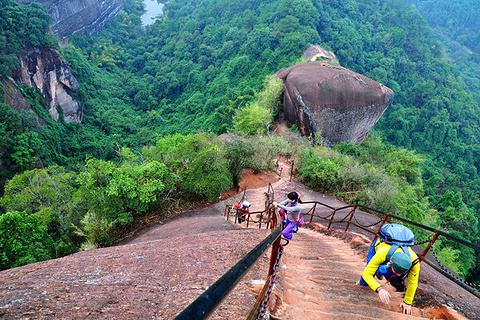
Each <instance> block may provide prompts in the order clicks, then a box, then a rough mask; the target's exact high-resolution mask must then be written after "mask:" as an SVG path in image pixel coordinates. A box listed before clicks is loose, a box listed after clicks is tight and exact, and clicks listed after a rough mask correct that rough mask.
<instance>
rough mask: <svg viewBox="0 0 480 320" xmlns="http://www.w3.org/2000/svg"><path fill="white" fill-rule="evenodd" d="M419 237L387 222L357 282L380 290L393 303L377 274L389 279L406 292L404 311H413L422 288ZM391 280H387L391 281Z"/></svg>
mask: <svg viewBox="0 0 480 320" xmlns="http://www.w3.org/2000/svg"><path fill="white" fill-rule="evenodd" d="M414 242H415V237H414V235H413V232H412V231H411V230H410V229H408V228H407V227H405V226H402V225H399V224H391V223H387V224H385V225H383V226H382V228H381V229H380V234H379V237H377V238H375V239H374V240H373V242H372V244H371V246H370V250H369V251H368V255H367V266H366V267H365V269H364V271H363V273H362V276H361V277H360V281H358V282H357V284H359V285H362V286H367V285H368V286H369V287H370V288H371V289H372V290H373V291H375V292H376V293H378V297H379V299H380V301H381V302H382V303H385V304H389V303H390V293H389V292H388V291H387V290H386V289H385V288H383V287H382V286H381V285H380V283H378V281H377V280H375V278H374V277H377V278H378V279H383V278H385V279H386V280H387V281H388V282H389V283H390V284H391V285H392V286H393V287H394V288H395V289H396V290H397V291H399V292H404V291H405V283H404V281H405V279H406V280H407V285H406V287H407V288H406V292H405V297H404V299H403V302H402V303H401V304H400V308H401V309H402V313H404V314H408V315H411V314H412V306H411V305H412V302H413V299H414V297H415V292H416V290H417V287H418V276H419V274H420V263H419V259H418V256H417V255H416V253H415V252H414V251H413V250H412V248H411V246H413V245H414ZM388 282H387V283H388Z"/></svg>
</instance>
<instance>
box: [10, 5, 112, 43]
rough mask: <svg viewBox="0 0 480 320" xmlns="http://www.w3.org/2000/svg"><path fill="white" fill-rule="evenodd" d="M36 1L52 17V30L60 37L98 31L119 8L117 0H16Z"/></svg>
mask: <svg viewBox="0 0 480 320" xmlns="http://www.w3.org/2000/svg"><path fill="white" fill-rule="evenodd" d="M17 2H19V3H32V2H37V3H39V4H40V5H42V6H43V7H45V9H46V10H47V12H48V14H49V15H50V16H51V17H52V19H53V22H52V31H53V33H55V34H56V35H58V36H59V37H61V38H64V37H67V36H69V35H72V34H76V33H84V32H86V33H94V32H98V31H99V30H100V29H101V28H102V27H103V26H104V25H105V23H107V22H108V21H109V20H110V19H111V18H112V17H114V16H115V15H117V13H118V12H119V11H120V9H121V4H120V1H119V0H102V1H97V0H17Z"/></svg>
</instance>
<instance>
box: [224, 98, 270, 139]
mask: <svg viewBox="0 0 480 320" xmlns="http://www.w3.org/2000/svg"><path fill="white" fill-rule="evenodd" d="M271 122H272V113H271V111H270V110H269V109H268V108H267V107H265V106H262V105H260V104H258V103H252V104H249V105H248V106H246V107H245V108H243V109H238V110H237V111H236V112H235V115H234V116H233V127H234V131H235V132H236V133H239V134H244V135H255V134H264V133H267V132H268V128H269V127H270V124H271Z"/></svg>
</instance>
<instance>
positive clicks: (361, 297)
mask: <svg viewBox="0 0 480 320" xmlns="http://www.w3.org/2000/svg"><path fill="white" fill-rule="evenodd" d="M364 266H365V264H364V261H363V259H362V257H360V256H359V255H358V254H357V253H356V252H355V251H354V250H353V249H352V248H350V246H349V245H347V244H346V243H345V242H343V241H342V240H340V239H337V238H334V237H329V236H326V235H323V234H320V233H318V232H315V231H313V230H309V229H301V230H300V232H299V233H298V234H297V235H296V236H295V237H294V239H293V241H291V242H290V243H289V245H288V246H287V247H286V253H285V255H284V256H283V261H282V267H281V271H280V281H279V285H278V287H277V290H276V291H277V293H276V294H277V296H276V299H275V300H276V301H274V308H273V309H274V311H273V318H275V319H302V320H308V319H312V320H313V319H315V320H318V319H336V320H340V319H348V320H355V319H393V320H395V319H412V320H413V319H428V318H430V317H428V318H425V315H423V313H424V312H423V311H422V310H420V309H416V308H414V315H413V316H408V317H407V316H405V315H403V314H401V313H400V308H399V306H400V303H401V302H402V298H403V295H402V294H400V293H397V292H395V290H394V289H393V288H392V287H391V286H389V285H387V286H386V288H387V290H388V291H390V293H391V294H392V301H391V302H390V304H389V305H384V304H381V303H380V302H379V300H378V297H377V295H376V294H375V293H373V292H372V291H371V290H370V289H369V288H368V287H360V286H357V285H355V282H356V281H357V280H358V277H359V275H360V274H361V272H362V271H363V267H364Z"/></svg>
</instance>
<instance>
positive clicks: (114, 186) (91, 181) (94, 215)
mask: <svg viewBox="0 0 480 320" xmlns="http://www.w3.org/2000/svg"><path fill="white" fill-rule="evenodd" d="M175 180H176V176H175V175H174V174H172V173H171V172H170V170H168V168H167V167H166V166H165V165H164V164H162V163H160V162H158V161H147V162H144V163H137V164H136V163H130V162H127V163H124V164H122V165H120V166H117V165H115V164H114V163H112V162H108V161H102V160H88V161H87V164H86V168H85V170H84V171H83V172H81V173H80V175H79V177H78V183H79V184H80V188H79V190H78V191H77V193H76V194H75V199H76V202H77V203H78V205H79V206H80V207H81V208H82V210H83V212H84V215H83V218H82V227H81V228H79V229H78V233H79V234H81V235H82V236H84V237H86V238H87V241H88V242H89V243H90V244H91V245H93V246H106V245H110V244H111V243H112V241H114V240H115V239H116V238H117V237H118V236H119V235H120V233H119V232H118V230H119V228H121V227H123V226H126V225H128V224H129V223H131V222H132V221H133V218H134V217H135V216H140V215H142V214H143V213H145V212H147V211H148V210H149V209H151V208H152V207H153V206H155V205H157V203H159V202H161V201H162V200H163V199H162V197H163V196H165V195H166V194H167V193H169V192H171V191H172V190H173V189H174V186H175Z"/></svg>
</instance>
